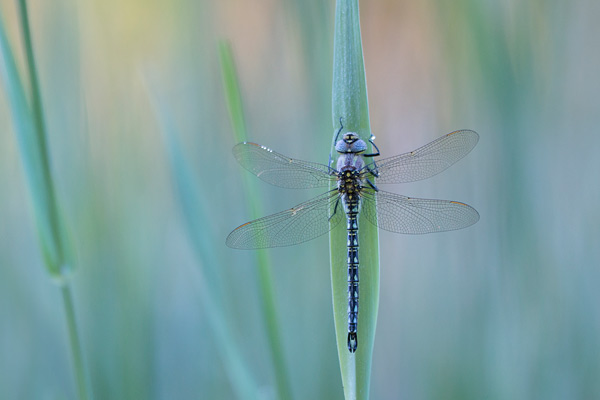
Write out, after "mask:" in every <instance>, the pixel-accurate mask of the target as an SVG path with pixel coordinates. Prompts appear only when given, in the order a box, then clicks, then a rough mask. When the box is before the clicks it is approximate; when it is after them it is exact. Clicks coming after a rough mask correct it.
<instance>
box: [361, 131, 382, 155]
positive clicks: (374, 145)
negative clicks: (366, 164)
mask: <svg viewBox="0 0 600 400" xmlns="http://www.w3.org/2000/svg"><path fill="white" fill-rule="evenodd" d="M374 140H375V135H373V134H372V133H371V137H370V138H369V143H371V145H372V146H373V147H375V150H377V153H370V154H363V157H377V156H380V155H381V152H380V151H379V147H377V145H376V144H375V142H374Z"/></svg>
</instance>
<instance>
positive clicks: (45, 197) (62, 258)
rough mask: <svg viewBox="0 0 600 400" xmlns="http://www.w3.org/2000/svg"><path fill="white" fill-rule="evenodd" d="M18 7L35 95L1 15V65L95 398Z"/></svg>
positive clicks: (46, 247) (74, 348)
mask: <svg viewBox="0 0 600 400" xmlns="http://www.w3.org/2000/svg"><path fill="white" fill-rule="evenodd" d="M18 12H19V22H20V27H21V33H22V36H23V46H24V51H25V61H26V63H25V64H26V75H27V78H28V80H29V89H30V93H29V96H27V94H26V90H25V85H24V84H23V80H22V79H21V76H20V74H19V71H18V69H17V66H16V62H15V58H14V56H13V52H12V50H11V48H10V45H9V43H8V38H7V36H6V32H5V31H4V24H3V18H2V16H1V15H0V56H1V57H2V60H1V61H2V63H1V64H2V65H1V68H0V70H1V72H2V76H3V78H4V81H5V83H6V88H7V93H8V97H9V99H10V102H11V105H12V107H11V111H12V116H13V123H14V126H15V132H16V136H17V141H18V143H19V150H20V153H21V159H22V162H23V166H24V169H25V175H26V177H27V183H28V188H29V192H30V195H31V200H32V204H33V209H34V214H35V221H36V227H37V230H38V237H39V239H40V246H41V249H42V254H43V256H44V262H45V264H46V269H47V270H48V272H49V274H50V275H51V276H52V278H54V279H55V280H56V281H57V282H58V283H59V285H60V287H61V291H62V296H63V306H64V309H65V315H66V322H67V330H68V334H69V344H70V348H71V355H72V357H73V374H74V376H75V380H76V384H77V391H78V396H79V398H80V399H82V400H87V399H89V398H91V396H90V393H91V391H90V385H89V382H88V380H87V379H86V376H87V375H86V371H85V366H84V362H83V352H82V347H81V340H80V337H79V334H78V329H77V323H76V318H75V309H74V303H73V300H72V295H71V290H70V286H69V282H68V275H69V272H70V270H71V268H72V263H70V262H69V261H68V258H69V257H68V247H67V243H66V240H65V229H64V223H63V221H62V219H61V215H60V209H59V206H58V202H57V201H56V195H55V190H54V184H53V181H52V174H51V172H50V171H51V170H50V156H49V151H48V146H47V139H46V126H45V123H44V113H43V106H42V100H41V94H40V85H39V81H38V77H37V69H36V64H35V57H34V52H33V45H32V40H31V31H30V25H29V18H28V12H27V3H26V2H25V0H19V2H18Z"/></svg>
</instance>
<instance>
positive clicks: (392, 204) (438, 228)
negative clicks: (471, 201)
mask: <svg viewBox="0 0 600 400" xmlns="http://www.w3.org/2000/svg"><path fill="white" fill-rule="evenodd" d="M361 197H362V199H363V201H364V202H365V205H367V204H366V203H371V204H372V202H373V201H375V198H377V205H376V206H375V207H368V206H367V207H364V206H363V207H361V211H360V212H361V213H364V215H365V216H366V218H367V219H368V220H369V221H370V222H371V223H372V224H374V225H377V226H378V227H380V228H381V229H385V230H386V231H390V232H397V233H408V234H423V233H432V232H443V231H452V230H455V229H462V228H466V227H467V226H470V225H473V224H474V223H475V222H477V221H479V213H478V212H477V211H476V210H475V209H474V208H473V207H471V206H468V205H466V204H464V203H460V202H458V201H450V200H433V199H417V198H413V197H406V196H401V195H399V194H394V193H389V192H384V191H381V190H380V191H378V192H375V191H373V190H365V191H363V193H362V194H361ZM374 209H376V210H377V211H376V213H375V212H373V210H374Z"/></svg>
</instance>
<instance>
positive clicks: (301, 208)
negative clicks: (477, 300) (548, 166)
mask: <svg viewBox="0 0 600 400" xmlns="http://www.w3.org/2000/svg"><path fill="white" fill-rule="evenodd" d="M342 129H343V125H342V123H341V120H340V128H339V130H338V131H337V135H336V137H335V139H334V142H335V150H336V152H337V163H336V167H335V168H333V167H332V164H333V159H332V157H331V155H330V157H329V164H328V165H325V164H320V163H315V162H310V161H302V160H297V159H294V158H290V157H287V156H284V155H282V154H280V153H277V152H275V151H273V150H271V149H269V148H267V147H265V146H261V145H259V144H256V143H251V142H243V143H239V144H237V145H236V146H234V148H233V155H234V156H235V158H236V160H237V161H238V162H239V163H240V164H241V166H242V167H244V168H245V169H247V170H248V171H250V172H251V173H252V174H254V175H256V176H257V177H258V178H260V179H262V180H263V181H265V182H267V183H269V184H271V185H275V186H279V187H283V188H289V189H310V188H331V187H333V189H330V190H328V191H326V192H325V193H323V194H321V195H319V196H317V197H314V198H312V199H310V200H308V201H305V202H303V203H300V204H299V205H297V206H295V207H292V208H290V209H289V210H285V211H282V212H279V213H276V214H272V215H269V216H266V217H263V218H259V219H256V220H254V221H250V222H247V223H245V224H243V225H240V226H239V227H237V228H236V229H234V230H233V231H232V232H231V233H230V234H229V236H228V237H227V240H226V244H227V246H229V247H231V248H236V249H263V248H272V247H280V246H291V245H295V244H299V243H302V242H306V241H308V240H311V239H314V238H316V237H318V236H321V235H324V234H325V233H327V232H329V231H330V230H331V229H333V228H335V227H336V226H337V225H338V224H340V223H341V221H342V220H345V221H346V230H347V236H348V241H347V252H348V337H347V346H348V351H349V352H350V353H354V352H355V351H356V349H357V348H358V335H357V327H358V300H359V273H358V271H359V256H358V250H359V244H358V217H359V214H363V215H364V217H365V219H366V220H367V221H369V222H370V223H372V224H374V225H375V226H377V227H379V228H380V229H384V230H386V231H390V232H396V233H404V234H425V233H433V232H443V231H450V230H455V229H462V228H466V227H468V226H470V225H473V224H474V223H476V222H477V221H478V220H479V213H478V212H477V211H476V210H475V209H474V208H473V207H471V206H469V205H467V204H465V203H461V202H458V201H451V200H434V199H421V198H414V197H406V196H402V195H399V194H394V193H390V192H386V191H383V190H380V189H379V187H378V185H380V184H396V183H407V182H413V181H418V180H421V179H426V178H429V177H432V176H434V175H437V174H439V173H440V172H442V171H444V170H445V169H447V168H448V167H450V166H451V165H453V164H454V163H456V162H457V161H458V160H460V159H461V158H463V157H464V156H465V155H467V154H468V153H469V152H470V151H471V150H472V149H473V147H475V145H476V144H477V142H478V140H479V135H478V134H477V133H476V132H475V131H472V130H458V131H455V132H451V133H449V134H447V135H445V136H442V137H441V138H439V139H437V140H434V141H433V142H431V143H429V144H426V145H425V146H422V147H420V148H418V149H416V150H414V151H411V152H408V153H403V154H400V155H397V156H394V157H390V158H383V159H377V160H375V157H379V156H380V151H379V148H378V147H377V146H376V145H375V143H374V141H373V140H374V139H375V137H374V136H373V135H371V137H370V138H369V139H368V142H369V143H370V144H371V145H372V148H373V149H374V152H371V153H367V143H366V142H365V141H364V140H363V139H361V138H360V137H359V135H358V134H356V133H355V132H345V133H344V134H342V136H341V138H340V134H341V132H342ZM338 139H339V140H338Z"/></svg>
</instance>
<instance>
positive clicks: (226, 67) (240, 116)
mask: <svg viewBox="0 0 600 400" xmlns="http://www.w3.org/2000/svg"><path fill="white" fill-rule="evenodd" d="M219 58H220V60H221V71H222V76H223V85H224V88H225V95H226V99H227V106H228V109H229V115H230V119H231V123H232V125H233V131H234V135H235V138H236V141H237V142H243V141H245V140H247V137H246V131H247V130H246V122H245V119H244V113H243V102H242V96H241V94H240V88H239V83H238V78H237V73H236V69H235V63H234V60H233V55H232V52H231V47H230V46H229V44H228V43H227V42H225V41H222V42H220V43H219ZM243 181H244V192H245V193H246V196H245V198H246V199H248V204H249V212H250V217H251V218H252V219H255V218H258V217H260V216H261V215H262V211H261V209H260V206H259V195H258V193H257V191H256V186H255V185H254V184H253V183H252V182H250V181H249V179H248V176H247V174H245V175H244V180H243ZM256 264H257V266H258V283H259V287H260V294H261V299H260V300H261V306H262V315H263V318H264V320H265V321H264V322H265V326H266V328H267V336H268V339H269V348H270V353H271V354H270V356H271V362H272V364H273V370H274V372H275V382H276V385H277V394H278V398H280V399H291V398H292V391H291V387H290V384H289V375H288V372H287V367H286V364H285V357H284V354H283V346H282V343H281V333H280V332H279V323H278V318H277V309H276V307H275V294H274V289H273V276H272V273H271V262H270V260H269V257H268V256H267V252H266V251H265V250H257V251H256Z"/></svg>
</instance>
